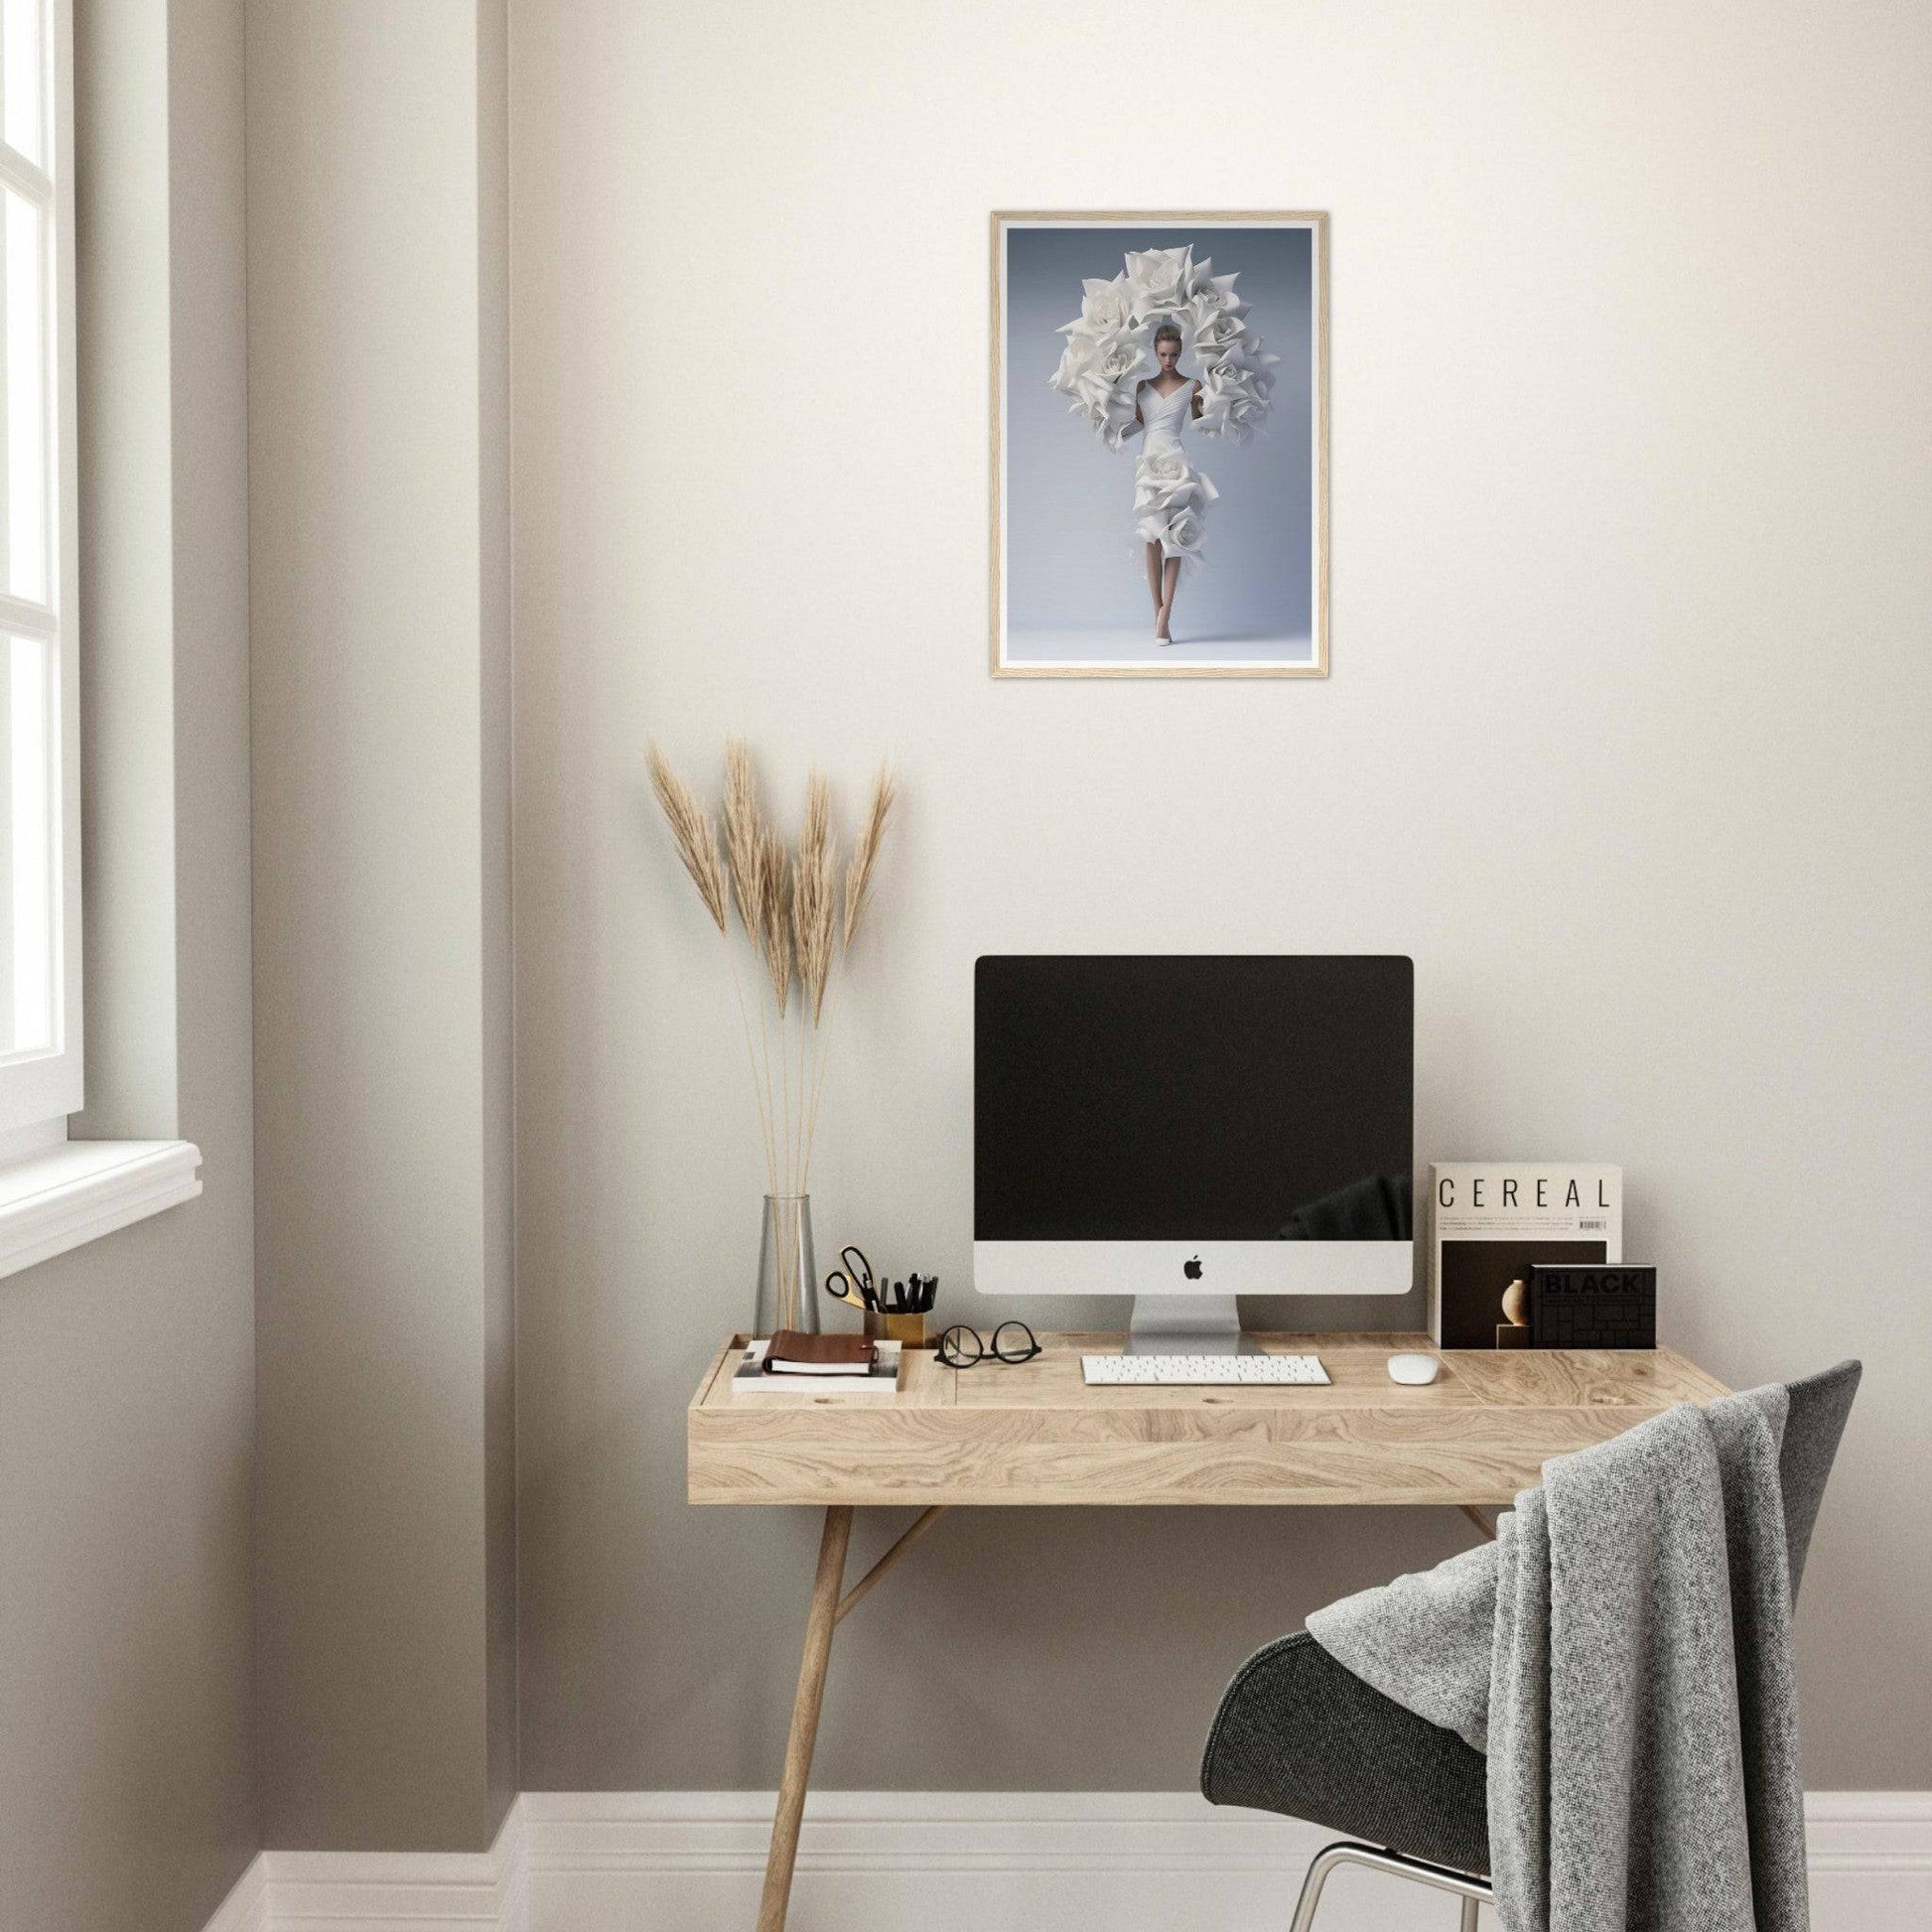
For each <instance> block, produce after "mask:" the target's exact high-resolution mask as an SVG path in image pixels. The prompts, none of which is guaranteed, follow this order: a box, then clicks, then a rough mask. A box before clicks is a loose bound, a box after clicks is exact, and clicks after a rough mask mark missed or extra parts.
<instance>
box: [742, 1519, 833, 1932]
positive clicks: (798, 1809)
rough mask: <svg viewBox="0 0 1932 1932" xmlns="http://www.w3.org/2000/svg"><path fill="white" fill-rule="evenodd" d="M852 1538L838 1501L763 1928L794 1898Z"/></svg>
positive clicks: (801, 1677) (810, 1633)
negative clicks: (801, 1822) (794, 1869)
mask: <svg viewBox="0 0 1932 1932" xmlns="http://www.w3.org/2000/svg"><path fill="white" fill-rule="evenodd" d="M851 1540H852V1511H851V1510H850V1509H849V1508H847V1507H845V1506H844V1505H835V1506H834V1507H833V1508H831V1509H828V1510H827V1511H826V1512H825V1534H824V1535H823V1536H822V1537H821V1538H820V1539H819V1545H818V1576H817V1578H816V1579H815V1580H814V1582H813V1584H812V1607H811V1611H810V1614H809V1615H808V1616H807V1617H806V1618H805V1654H804V1656H803V1657H802V1658H801V1659H800V1660H799V1664H798V1694H797V1696H796V1697H794V1698H793V1699H792V1701H791V1734H790V1735H789V1736H788V1737H787V1738H786V1739H785V1768H784V1773H783V1775H782V1776H781V1777H780V1778H779V1780H778V1812H777V1816H776V1817H775V1818H773V1819H772V1821H771V1851H770V1854H769V1856H768V1857H767V1858H766V1859H765V1861H764V1896H763V1898H762V1899H761V1900H760V1901H759V1932H784V1925H785V1908H786V1906H787V1905H788V1904H789V1903H790V1902H791V1867H792V1865H793V1864H794V1863H796V1861H797V1858H798V1824H799V1820H800V1819H801V1818H802V1817H803V1816H804V1813H805V1786H806V1784H807V1782H808V1781H809V1780H810V1778H811V1774H812V1746H813V1745H814V1744H816V1743H817V1741H818V1710H819V1706H820V1705H821V1704H822V1703H823V1702H824V1701H825V1666H826V1664H827V1663H828V1662H829V1661H830V1660H831V1656H832V1627H833V1625H834V1624H836V1623H837V1622H838V1620H839V1587H840V1586H841V1585H842V1584H843V1583H844V1582H845V1549H846V1545H847V1544H848V1543H849V1542H851Z"/></svg>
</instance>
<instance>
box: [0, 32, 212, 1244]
mask: <svg viewBox="0 0 1932 1932" xmlns="http://www.w3.org/2000/svg"><path fill="white" fill-rule="evenodd" d="M4 4H6V0H0V5H4ZM41 34H42V48H41V60H42V95H41V117H42V119H41V139H42V147H43V151H44V152H45V154H46V155H47V157H48V161H49V166H48V168H46V169H45V170H43V169H42V168H40V167H39V166H37V165H36V164H35V163H34V162H33V161H31V160H30V159H29V158H28V157H27V156H25V155H22V154H20V153H18V152H17V151H16V150H14V149H13V148H11V147H10V146H8V145H7V144H6V142H5V139H4V131H5V130H4V117H0V183H4V185H5V186H6V187H7V188H10V189H13V190H15V191H16V192H17V193H19V194H20V195H22V196H24V197H25V198H26V199H27V200H29V201H30V202H32V203H34V204H35V205H36V206H37V207H39V208H40V209H41V212H42V224H41V235H42V249H43V255H42V262H41V286H42V289H43V291H44V292H45V300H46V302H47V305H48V313H47V316H46V318H45V334H44V336H43V344H44V351H43V378H42V379H43V381H44V382H45V383H47V384H48V385H49V388H50V391H51V393H50V394H49V396H48V397H47V422H46V427H47V436H46V450H45V454H44V460H45V461H46V462H47V463H48V464H50V465H51V466H52V468H53V476H52V477H51V478H50V479H49V480H48V486H47V504H48V518H47V521H48V530H47V544H48V558H47V573H46V581H47V583H48V584H49V586H50V588H51V592H52V595H51V596H50V598H49V601H48V604H47V605H46V607H45V608H43V607H42V606H39V605H36V604H33V603H29V602H25V601H23V600H22V599H20V598H17V597H13V596H10V595H7V594H6V593H4V592H0V636H5V635H8V634H18V635H22V636H29V637H43V638H46V639H48V640H49V641H50V642H51V643H52V644H53V645H54V646H55V648H54V650H53V652H52V653H50V661H51V663H52V665H53V679H54V684H55V694H54V702H53V704H52V705H51V706H50V707H49V717H48V746H47V752H48V766H49V772H50V780H49V794H50V797H49V823H50V828H51V832H52V837H51V839H50V850H49V855H48V857H49V874H48V879H49V898H50V901H51V917H50V924H51V926H52V936H53V945H52V948H51V952H52V957H51V959H50V961H49V970H50V972H51V974H52V977H53V989H54V993H55V1002H54V1004H55V1007H56V1011H55V1014H54V1016H53V1018H54V1029H53V1040H52V1043H51V1045H50V1046H48V1047H45V1048H42V1049H39V1050H33V1051H28V1052H24V1053H17V1054H9V1055H6V1056H4V1057H0V1276H5V1275H11V1274H14V1273H16V1272H17V1271H19V1270H20V1269H23V1268H31V1267H33V1266H34V1265H35V1264H36V1263H37V1262H42V1261H47V1260H50V1259H51V1258H52V1257H54V1256H55V1255H58V1254H63V1253H65V1252H66V1251H67V1250H68V1249H69V1248H77V1247H79V1246H80V1245H81V1244H82V1243H83V1242H87V1241H93V1240H96V1239H98V1238H99V1237H100V1236H101V1235H103V1234H110V1233H112V1232H113V1231H114V1230H115V1229H117V1228H124V1227H127V1226H128V1225H130V1224H131V1223H132V1222H135V1221H140V1220H145V1219H146V1218H147V1217H148V1216H149V1215H151V1214H158V1213H160V1212H161V1211H162V1210H163V1209H164V1208H168V1207H174V1206H176V1205H178V1204H179V1203H181V1202H183V1201H187V1200H193V1199H194V1198H195V1196H196V1195H197V1194H199V1193H200V1192H201V1191H202V1179H201V1165H202V1156H201V1150H200V1149H198V1148H197V1147H195V1146H194V1145H193V1144H192V1143H191V1142H188V1141H177V1140H167V1141H84V1140H79V1141H77V1140H69V1138H68V1116H69V1115H70V1114H74V1113H78V1112H79V1110H80V1108H81V1105H82V1103H83V1100H84V1095H85V1081H84V1069H83V1066H82V1057H81V1042H82V1037H83V1033H82V1015H81V1004H80V1000H81V995H80V919H81V912H80V683H79V628H78V621H77V619H78V611H79V602H80V599H79V578H80V565H79V544H78V539H77V534H76V532H77V529H78V516H79V495H80V491H79V477H78V464H77V460H76V454H75V451H76V441H77V439H76V434H75V414H76V408H77V397H78V391H79V382H78V373H77V369H76V364H75V355H74V234H73V139H74V134H73V9H72V0H41ZM165 510H166V505H157V506H156V513H157V514H163V513H165Z"/></svg>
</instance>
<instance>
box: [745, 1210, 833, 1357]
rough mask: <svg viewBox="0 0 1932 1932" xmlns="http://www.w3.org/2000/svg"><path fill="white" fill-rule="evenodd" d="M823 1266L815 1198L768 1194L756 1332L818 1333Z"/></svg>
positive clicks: (762, 1243) (761, 1251)
mask: <svg viewBox="0 0 1932 1932" xmlns="http://www.w3.org/2000/svg"><path fill="white" fill-rule="evenodd" d="M818 1327H819V1323H818V1265H817V1262H816V1260H815V1259H814V1257H813V1254H812V1197H811V1195H809V1194H766V1195H765V1197H764V1237H763V1239H762V1241H761V1242H760V1243H759V1299H758V1306H757V1309H756V1310H755V1311H754V1323H753V1328H752V1332H753V1334H754V1335H758V1336H768V1335H773V1334H775V1333H776V1332H777V1331H778V1330H779V1329H780V1328H797V1329H800V1330H802V1331H803V1332H804V1333H805V1334H808V1335H815V1334H817V1333H818Z"/></svg>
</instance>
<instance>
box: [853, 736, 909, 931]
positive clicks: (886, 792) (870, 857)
mask: <svg viewBox="0 0 1932 1932" xmlns="http://www.w3.org/2000/svg"><path fill="white" fill-rule="evenodd" d="M897 796H898V787H897V785H896V784H895V783H894V782H893V774H892V772H891V771H889V770H888V769H887V768H886V766H885V765H883V764H882V765H881V766H880V767H879V770H878V772H877V774H876V775H875V776H874V778H873V781H872V802H871V804H870V805H869V806H868V807H867V809H866V822H865V824H864V825H863V826H861V827H860V829H859V840H858V843H857V844H856V845H855V846H854V847H853V848H852V863H851V864H850V865H849V866H847V867H846V869H845V940H844V943H845V944H846V945H848V946H849V945H851V943H852V941H853V939H854V938H855V936H856V935H857V933H858V930H859V922H860V920H861V919H863V918H864V917H865V915H866V906H867V905H868V903H869V902H870V901H871V898H872V869H873V866H874V865H875V864H876V863H877V861H878V858H879V848H880V847H881V846H882V845H884V844H885V842H886V826H887V823H888V821H889V820H890V819H891V818H892V815H893V802H894V800H895V799H897Z"/></svg>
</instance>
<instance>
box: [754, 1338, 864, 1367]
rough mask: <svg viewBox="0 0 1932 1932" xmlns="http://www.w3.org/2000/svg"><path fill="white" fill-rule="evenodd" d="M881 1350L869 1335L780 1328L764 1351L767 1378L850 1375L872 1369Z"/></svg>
mask: <svg viewBox="0 0 1932 1932" xmlns="http://www.w3.org/2000/svg"><path fill="white" fill-rule="evenodd" d="M878 1358H879V1350H878V1348H877V1346H876V1345H875V1344H874V1343H873V1342H872V1340H871V1339H870V1338H869V1337H867V1336H865V1335H808V1334H804V1333H802V1332H801V1331H800V1330H799V1329H797V1328H780V1329H779V1330H778V1332H777V1333H776V1334H775V1335H773V1336H772V1337H771V1346H770V1347H769V1348H767V1349H766V1350H765V1351H764V1372H765V1374H767V1375H850V1374H851V1373H852V1371H853V1370H854V1369H868V1368H870V1367H871V1366H872V1365H873V1363H874V1362H875V1361H876V1360H878Z"/></svg>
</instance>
